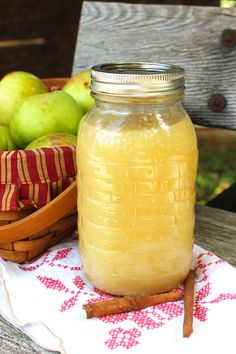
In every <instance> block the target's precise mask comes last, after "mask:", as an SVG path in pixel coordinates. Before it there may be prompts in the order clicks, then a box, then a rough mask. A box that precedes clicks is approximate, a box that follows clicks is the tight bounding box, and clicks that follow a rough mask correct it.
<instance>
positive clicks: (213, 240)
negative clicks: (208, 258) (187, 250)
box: [195, 207, 236, 266]
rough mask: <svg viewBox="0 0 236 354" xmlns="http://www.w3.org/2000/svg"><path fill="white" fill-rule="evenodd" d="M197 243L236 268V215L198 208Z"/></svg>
mask: <svg viewBox="0 0 236 354" xmlns="http://www.w3.org/2000/svg"><path fill="white" fill-rule="evenodd" d="M195 243H196V244H198V245H199V246H201V247H203V248H205V249H207V250H208V251H211V252H213V253H215V254H216V255H217V256H218V257H220V258H222V259H224V260H225V261H227V262H229V263H230V264H232V265H233V266H236V252H235V251H236V214H235V213H232V212H229V211H224V210H220V209H216V208H210V207H197V217H196V225H195Z"/></svg>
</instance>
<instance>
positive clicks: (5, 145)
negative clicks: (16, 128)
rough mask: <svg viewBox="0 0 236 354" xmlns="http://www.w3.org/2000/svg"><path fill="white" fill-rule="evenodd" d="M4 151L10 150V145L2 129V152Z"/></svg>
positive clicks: (0, 142)
mask: <svg viewBox="0 0 236 354" xmlns="http://www.w3.org/2000/svg"><path fill="white" fill-rule="evenodd" d="M3 150H8V143H7V138H6V135H5V132H4V130H2V129H1V127H0V151H3Z"/></svg>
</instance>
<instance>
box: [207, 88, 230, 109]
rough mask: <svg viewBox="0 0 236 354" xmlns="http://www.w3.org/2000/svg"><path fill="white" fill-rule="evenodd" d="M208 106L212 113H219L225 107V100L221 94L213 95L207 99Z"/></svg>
mask: <svg viewBox="0 0 236 354" xmlns="http://www.w3.org/2000/svg"><path fill="white" fill-rule="evenodd" d="M208 104H209V108H210V109H211V110H212V111H213V112H221V111H222V110H223V109H224V108H225V106H226V99H225V97H224V96H223V95H222V94H221V93H215V94H214V95H212V96H211V97H210V98H209V102H208Z"/></svg>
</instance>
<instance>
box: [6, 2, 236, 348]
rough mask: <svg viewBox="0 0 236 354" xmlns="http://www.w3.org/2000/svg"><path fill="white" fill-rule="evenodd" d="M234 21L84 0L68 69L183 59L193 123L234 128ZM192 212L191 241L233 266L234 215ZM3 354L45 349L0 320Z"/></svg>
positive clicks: (215, 13)
mask: <svg viewBox="0 0 236 354" xmlns="http://www.w3.org/2000/svg"><path fill="white" fill-rule="evenodd" d="M235 20H236V9H220V8H214V7H212V8H210V7H187V6H163V5H161V6H160V5H133V4H122V3H100V2H85V3H84V4H83V8H82V16H81V21H80V28H79V35H78V41H77V46H76V51H75V57H74V66H73V73H76V72H78V71H79V70H81V69H85V68H89V67H91V66H92V65H94V64H97V63H101V62H110V61H115V62H117V61H134V60H136V61H137V60H139V61H141V60H142V61H154V62H156V61H160V62H170V63H175V64H179V65H182V66H183V67H184V68H185V69H186V72H187V80H186V100H185V106H186V108H187V110H188V111H189V113H190V115H191V117H192V119H193V122H194V123H196V124H201V125H205V126H211V127H213V126H214V127H224V128H228V129H236V101H235V91H236V75H235V73H236V69H235V58H236V46H229V44H230V43H229V42H230V33H231V34H232V36H234V35H233V33H234V32H224V31H225V30H226V29H230V30H235V29H236V28H235ZM227 33H228V34H227ZM223 34H224V35H223ZM222 36H223V37H222ZM227 36H228V37H227ZM227 38H228V39H227ZM230 45H232V43H231V44H230ZM216 94H220V95H221V96H214V95H216ZM196 213H197V216H196V228H195V239H196V243H197V244H199V245H200V246H202V247H204V248H206V249H208V250H210V251H212V252H214V253H215V254H217V255H218V256H219V257H221V258H223V259H224V260H226V261H228V262H229V263H231V264H232V265H234V266H236V255H235V251H234V250H235V248H236V237H235V234H236V218H235V214H234V213H231V212H226V211H223V210H218V209H214V208H209V207H197V209H196ZM0 353H1V354H8V353H9V354H18V353H23V354H28V353H45V354H46V353H50V352H48V351H46V350H43V349H42V348H39V347H38V346H37V345H36V344H35V343H33V342H32V341H31V340H30V339H29V338H28V337H27V336H26V335H24V334H23V333H22V332H20V331H19V330H18V329H16V328H14V327H12V326H11V325H10V324H8V323H7V321H5V320H3V319H0Z"/></svg>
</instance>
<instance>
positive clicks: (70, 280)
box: [19, 240, 236, 350]
mask: <svg viewBox="0 0 236 354" xmlns="http://www.w3.org/2000/svg"><path fill="white" fill-rule="evenodd" d="M72 242H74V246H73V245H72V246H73V247H65V248H63V249H60V250H57V251H48V252H47V253H46V254H45V256H44V257H42V258H41V259H40V260H38V261H37V262H36V263H35V264H34V265H21V266H19V268H20V269H21V270H22V271H24V272H37V273H38V271H39V272H40V273H41V272H43V270H44V269H45V270H46V274H48V272H47V270H48V267H50V268H55V272H53V273H52V274H53V275H52V276H48V275H45V274H44V275H42V274H37V273H36V274H35V276H36V279H37V280H38V281H40V282H41V284H42V285H43V286H44V288H45V289H47V290H49V291H52V292H55V293H58V294H61V295H62V296H63V294H65V297H66V298H64V299H62V302H61V304H60V305H59V307H58V311H59V312H61V313H64V312H65V311H68V310H70V309H72V308H74V307H75V306H76V305H77V304H78V302H79V300H80V295H81V296H82V295H83V296H85V297H83V298H82V301H83V303H85V302H87V303H93V302H97V301H102V300H103V301H105V300H109V299H112V298H114V297H113V296H111V295H109V294H106V293H103V292H102V291H100V290H98V289H96V288H91V289H90V288H89V287H87V285H86V283H85V281H84V280H83V273H82V270H81V267H80V264H79V265H75V264H70V262H68V260H69V259H70V256H71V254H72V252H74V251H75V248H76V250H77V240H74V241H72ZM78 260H79V258H78ZM196 260H197V262H196V289H198V290H197V291H196V294H195V306H194V318H195V319H197V320H198V321H201V322H205V321H206V320H207V316H208V312H209V311H210V309H211V308H212V306H215V305H216V304H217V303H220V302H222V301H226V300H236V294H231V293H229V292H227V293H220V294H217V295H216V296H215V297H214V298H212V296H211V295H212V292H213V291H212V289H214V287H213V285H212V284H211V283H210V282H209V272H210V270H211V267H212V266H213V265H214V267H218V266H219V267H220V266H221V264H222V263H223V261H222V260H220V259H218V258H217V257H216V256H215V255H213V254H212V253H210V252H203V253H201V254H199V255H198V256H197V259H196ZM59 268H61V269H63V272H64V276H63V279H62V276H61V279H60V278H59V275H60V272H58V273H57V272H56V269H59ZM214 270H215V268H214ZM58 274H59V275H58ZM57 275H58V277H57ZM65 275H66V278H65ZM65 279H66V284H69V285H65V283H64V281H65ZM178 290H179V291H182V289H178ZM61 295H60V296H61ZM68 295H69V297H68ZM84 299H87V301H86V300H84ZM80 305H81V304H80ZM180 316H183V301H177V302H174V303H167V304H160V305H156V306H152V307H150V308H147V309H143V310H140V311H133V312H128V313H122V314H116V315H110V316H104V317H101V318H100V319H97V321H102V322H103V323H104V324H105V325H107V333H108V338H107V339H106V341H105V342H104V344H105V345H106V347H107V348H109V349H111V350H115V349H116V348H118V347H122V348H124V349H126V350H128V349H130V348H132V347H134V346H137V345H139V344H140V340H141V338H142V335H143V334H144V333H145V331H144V332H143V333H142V330H143V329H145V330H155V329H158V328H160V327H162V326H164V325H166V324H167V323H168V322H169V321H171V320H173V319H175V318H177V317H180ZM122 324H123V325H124V327H123V328H122ZM130 325H131V328H130ZM127 326H129V327H128V329H127ZM111 327H112V328H111ZM138 338H139V339H138Z"/></svg>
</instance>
